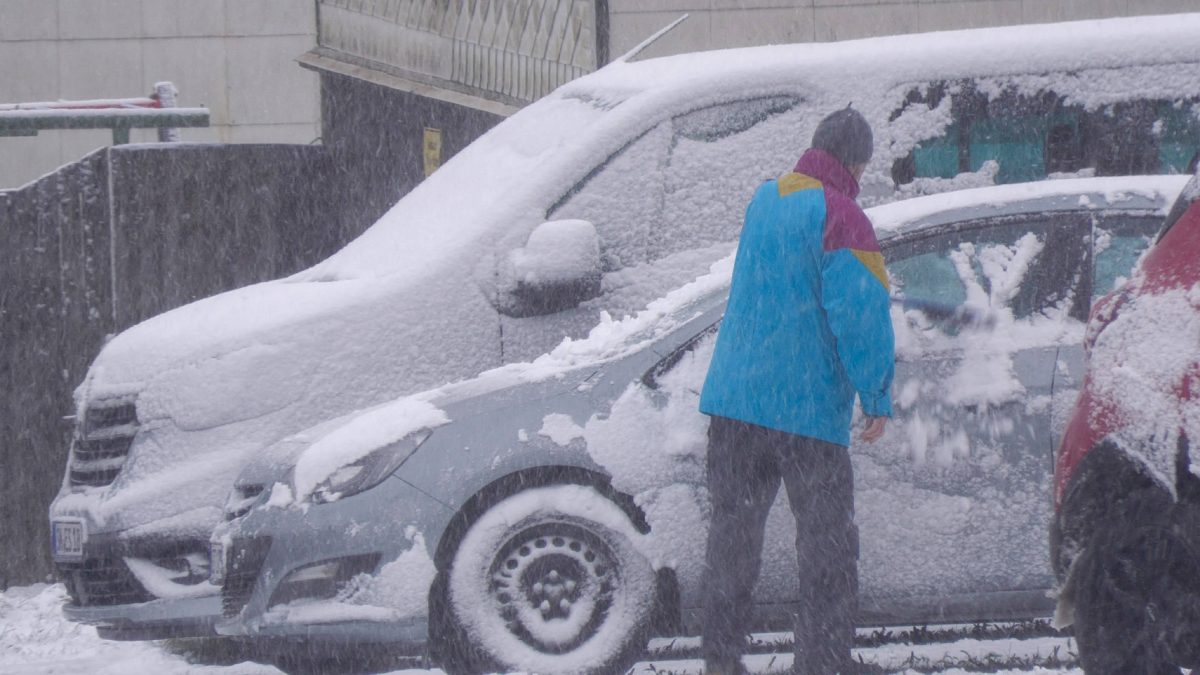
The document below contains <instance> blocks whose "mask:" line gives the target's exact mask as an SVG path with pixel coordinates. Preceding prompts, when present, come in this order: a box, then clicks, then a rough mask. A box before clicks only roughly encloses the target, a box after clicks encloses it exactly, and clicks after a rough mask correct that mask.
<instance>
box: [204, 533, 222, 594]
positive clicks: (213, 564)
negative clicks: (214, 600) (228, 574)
mask: <svg viewBox="0 0 1200 675" xmlns="http://www.w3.org/2000/svg"><path fill="white" fill-rule="evenodd" d="M208 580H209V581H210V582H211V583H212V584H213V585H215V586H220V585H222V584H224V583H225V546H224V545H223V544H221V542H219V541H213V542H209V544H208Z"/></svg>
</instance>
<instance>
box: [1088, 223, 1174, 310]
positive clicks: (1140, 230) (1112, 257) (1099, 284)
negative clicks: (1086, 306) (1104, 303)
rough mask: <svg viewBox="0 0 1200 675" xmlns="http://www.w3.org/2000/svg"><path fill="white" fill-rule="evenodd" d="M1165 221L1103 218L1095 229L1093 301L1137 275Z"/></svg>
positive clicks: (1093, 242)
mask: <svg viewBox="0 0 1200 675" xmlns="http://www.w3.org/2000/svg"><path fill="white" fill-rule="evenodd" d="M1161 224H1162V222H1161V219H1160V218H1159V217H1157V216H1150V215H1119V214H1108V215H1102V216H1100V217H1098V218H1097V219H1096V222H1095V225H1094V226H1093V228H1092V258H1093V260H1095V265H1094V266H1093V271H1092V301H1093V302H1095V301H1096V300H1097V299H1099V298H1100V297H1101V296H1103V295H1106V294H1107V293H1109V292H1110V291H1112V290H1113V289H1114V288H1116V287H1117V284H1118V283H1120V282H1121V280H1122V279H1125V278H1127V277H1129V275H1130V273H1131V272H1133V267H1134V264H1135V263H1137V260H1138V258H1139V257H1140V256H1141V255H1142V252H1143V251H1145V250H1146V247H1148V246H1149V245H1150V243H1151V242H1152V241H1153V240H1154V235H1155V233H1156V232H1157V231H1158V228H1159V227H1160V226H1161Z"/></svg>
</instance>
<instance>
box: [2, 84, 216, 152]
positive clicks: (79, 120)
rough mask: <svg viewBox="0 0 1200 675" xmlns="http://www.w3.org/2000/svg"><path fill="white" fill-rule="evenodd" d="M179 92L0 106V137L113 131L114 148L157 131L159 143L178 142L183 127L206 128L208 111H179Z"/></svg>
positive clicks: (164, 89)
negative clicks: (135, 134) (138, 131)
mask: <svg viewBox="0 0 1200 675" xmlns="http://www.w3.org/2000/svg"><path fill="white" fill-rule="evenodd" d="M177 94H178V90H176V89H175V85H173V84H171V83H170V82H159V83H158V84H156V85H155V86H154V93H153V94H151V95H150V96H146V97H141V98H113V99H92V100H86V101H44V102H36V103H0V136H36V135H37V134H38V132H39V131H42V130H44V129H111V130H112V139H113V145H123V144H125V143H128V142H129V132H130V130H131V129H135V128H157V129H158V140H159V141H178V140H179V131H178V130H179V128H180V127H207V126H208V124H209V115H208V108H180V107H177V106H176V104H175V101H176V95H177Z"/></svg>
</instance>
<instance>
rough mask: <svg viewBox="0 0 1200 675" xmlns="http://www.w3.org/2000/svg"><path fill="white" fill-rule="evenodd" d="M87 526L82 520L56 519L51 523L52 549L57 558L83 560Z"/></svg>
mask: <svg viewBox="0 0 1200 675" xmlns="http://www.w3.org/2000/svg"><path fill="white" fill-rule="evenodd" d="M85 541H87V527H85V526H84V524H83V521H82V520H56V521H54V522H53V523H52V524H51V530H50V550H51V551H52V552H53V554H54V559H55V560H64V561H79V560H83V542H85Z"/></svg>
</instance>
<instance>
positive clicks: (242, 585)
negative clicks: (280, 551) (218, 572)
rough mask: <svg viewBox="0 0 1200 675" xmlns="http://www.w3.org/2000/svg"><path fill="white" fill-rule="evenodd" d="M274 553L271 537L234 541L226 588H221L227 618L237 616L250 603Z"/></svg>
mask: <svg viewBox="0 0 1200 675" xmlns="http://www.w3.org/2000/svg"><path fill="white" fill-rule="evenodd" d="M270 550H271V538H270V537H252V538H244V539H241V538H239V539H234V540H233V542H232V544H231V545H230V547H229V554H228V555H229V561H228V563H227V567H226V569H225V585H224V586H223V587H222V588H221V609H222V611H223V612H224V613H225V616H237V615H238V613H239V612H241V611H242V608H243V607H245V606H246V603H247V602H250V594H251V593H253V592H254V583H255V582H256V581H258V575H259V573H260V572H261V571H262V566H263V563H264V562H266V560H267V552H268V551H270Z"/></svg>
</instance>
